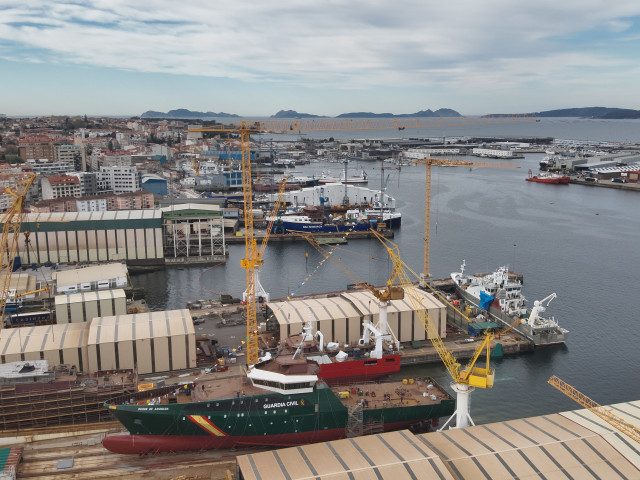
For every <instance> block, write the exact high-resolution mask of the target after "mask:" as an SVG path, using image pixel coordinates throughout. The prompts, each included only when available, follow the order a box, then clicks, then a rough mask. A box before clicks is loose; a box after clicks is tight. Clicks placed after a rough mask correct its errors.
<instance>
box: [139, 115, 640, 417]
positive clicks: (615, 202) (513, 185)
mask: <svg viewBox="0 0 640 480" xmlns="http://www.w3.org/2000/svg"><path fill="white" fill-rule="evenodd" d="M585 122H586V121H580V120H577V121H575V122H573V121H571V122H569V123H567V122H566V121H565V122H564V123H561V122H560V121H559V120H557V119H556V120H547V119H544V120H543V122H540V123H539V124H536V125H542V127H544V128H543V129H542V131H546V130H544V129H547V128H548V129H549V130H552V129H553V127H554V126H555V127H557V126H558V125H561V126H562V127H563V128H564V129H565V130H563V131H562V132H560V133H558V134H557V135H556V136H558V137H561V138H578V139H586V138H595V139H602V140H630V139H633V140H635V141H639V142H640V139H639V138H637V133H636V134H635V135H636V138H633V137H632V133H631V130H632V129H633V128H632V127H633V126H634V125H635V127H634V128H635V130H634V131H635V132H638V129H637V127H638V125H639V123H638V122H630V123H626V122H618V123H617V124H616V126H615V128H613V129H612V127H611V124H610V123H606V124H603V123H602V122H587V123H585ZM607 125H608V127H607ZM620 125H622V126H623V128H622V127H620ZM520 127H523V126H522V125H520V126H518V128H520ZM605 127H606V128H609V130H608V133H609V135H608V137H609V138H607V135H605V133H603V130H602V129H603V128H605ZM485 128H487V129H488V130H489V127H485ZM627 129H628V130H627ZM488 130H487V132H486V135H498V133H495V132H493V133H490V132H489V131H488ZM574 130H576V131H577V130H579V131H578V133H577V134H576V133H573V132H574ZM518 131H520V130H518ZM522 132H523V133H520V134H522V135H525V134H526V133H524V132H525V130H522ZM452 133H453V132H449V134H452ZM456 134H458V133H456ZM562 134H564V135H565V136H564V137H562ZM544 135H549V136H552V135H554V134H553V132H552V131H549V133H543V134H542V135H539V136H544ZM571 135H573V137H571ZM581 135H582V136H581ZM590 135H594V136H592V137H590ZM334 136H335V135H334ZM416 136H417V135H416ZM625 136H629V138H623V137H625ZM611 137H614V138H611ZM542 156H543V155H540V154H528V155H526V158H525V159H522V160H514V161H513V162H517V163H518V164H519V165H520V166H521V168H519V169H473V170H472V171H469V169H467V168H440V169H439V168H433V178H432V212H431V219H432V227H431V236H432V238H431V259H430V261H431V273H432V274H433V276H434V277H436V278H442V277H447V276H448V275H449V274H450V272H452V271H456V270H458V268H459V266H460V264H461V263H462V260H463V259H465V260H466V262H467V269H468V271H470V272H489V271H493V270H494V269H495V268H496V267H498V266H501V265H503V264H509V265H510V267H511V268H512V269H513V270H514V271H516V272H518V273H522V274H523V275H524V279H525V285H524V294H525V295H526V297H527V298H528V299H529V303H532V302H533V300H535V299H542V298H544V297H546V296H547V295H548V294H550V293H551V292H556V293H557V294H558V298H557V299H555V300H553V301H552V302H551V305H550V307H549V308H548V310H547V313H548V314H550V315H553V316H555V317H556V319H557V320H558V321H559V323H560V325H561V326H563V327H565V328H567V329H568V330H570V332H571V336H570V338H569V342H568V345H567V346H560V347H549V348H544V349H538V350H536V351H535V352H533V353H528V354H524V355H520V356H515V357H507V358H504V359H501V360H498V361H496V362H494V366H495V367H496V383H495V386H494V388H493V389H492V390H487V391H485V390H477V391H476V392H475V393H474V395H473V397H472V415H473V418H474V420H475V421H476V422H480V423H486V422H490V421H498V420H504V419H510V418H520V417H523V416H532V415H540V414H545V413H552V412H557V411H562V410H569V409H574V408H576V407H577V404H574V403H573V402H572V401H571V400H569V399H568V398H566V397H564V396H563V395H562V394H561V393H560V392H558V391H557V390H555V389H554V388H553V387H551V386H550V385H548V384H547V383H546V381H547V379H548V378H549V377H550V376H551V375H554V374H555V375H558V376H559V377H560V378H562V379H564V380H565V381H567V382H569V383H571V384H573V385H575V386H576V387H577V388H578V389H580V390H581V391H583V392H584V393H586V394H587V395H589V396H591V397H592V398H593V399H594V400H596V401H597V402H599V403H601V404H610V403H616V402H622V401H631V400H637V399H638V398H639V397H640V385H639V382H638V381H637V380H638V374H637V365H638V363H639V361H640V353H639V352H640V349H639V348H638V340H639V338H638V333H637V332H638V313H637V312H638V302H637V300H638V285H639V279H638V272H639V271H640V268H639V267H640V264H639V263H640V262H639V254H638V245H640V213H638V212H640V193H635V192H624V191H618V190H613V189H602V188H590V187H581V186H578V185H569V186H555V185H539V184H531V183H529V182H525V181H524V178H525V177H526V175H527V171H528V170H529V169H532V170H534V171H536V170H537V167H538V162H539V160H540V158H541V157H542ZM327 168H331V169H332V170H335V171H338V170H339V169H340V165H337V164H312V165H307V166H305V167H303V168H301V169H300V170H299V171H300V173H319V172H320V171H322V170H323V169H327ZM350 168H353V169H354V170H353V171H356V170H359V169H362V168H364V169H365V170H366V171H367V173H368V174H369V179H370V183H369V186H370V188H376V187H377V186H378V185H380V166H379V164H378V163H364V162H363V163H357V162H356V164H355V165H353V167H350ZM386 173H389V171H387V172H386ZM394 175H395V176H393V177H391V178H390V180H389V184H388V193H389V194H390V195H392V196H395V197H396V198H397V206H398V209H399V210H400V211H401V212H402V214H403V225H402V229H401V230H400V231H398V233H397V234H396V236H395V239H394V241H395V242H397V243H398V245H399V246H400V251H401V253H402V255H403V259H404V260H405V261H406V262H407V263H408V264H409V265H411V266H412V268H414V270H416V271H418V272H420V271H421V270H422V262H423V261H422V252H423V221H424V167H419V166H417V167H402V171H401V172H400V173H395V174H394ZM514 245H515V246H514ZM305 253H308V254H309V257H308V259H305ZM334 255H336V256H338V257H340V258H342V260H343V261H344V263H345V265H347V267H348V268H349V269H350V270H352V271H353V272H355V273H356V274H357V275H358V277H359V278H361V279H362V280H365V281H368V282H370V283H373V284H378V285H379V284H383V283H384V282H385V281H386V279H387V276H388V275H389V273H390V270H391V265H390V262H389V261H388V259H387V256H386V252H385V250H384V248H382V247H381V246H380V245H379V244H378V243H377V241H374V240H355V241H350V242H349V243H348V244H347V245H345V246H344V247H338V248H336V249H335V253H334ZM243 257H244V246H243V245H231V246H230V255H229V259H228V262H227V263H226V264H225V265H222V266H218V267H215V268H209V267H184V268H169V269H166V270H164V271H161V272H154V273H153V274H142V275H135V276H134V277H133V281H134V282H135V283H136V284H137V285H140V286H143V287H145V288H146V289H147V302H148V303H149V305H150V306H151V307H152V308H153V309H156V310H163V309H172V308H184V307H185V304H186V302H187V301H189V300H195V299H200V298H211V297H214V296H215V295H213V294H212V293H210V292H217V293H219V292H227V293H231V294H232V295H234V296H241V295H242V292H243V290H244V288H245V273H244V271H243V270H242V269H241V268H240V259H241V258H243ZM320 261H321V257H320V255H319V254H318V253H317V252H316V251H315V250H314V249H313V248H311V247H309V246H307V245H306V244H304V243H295V244H275V243H274V244H272V245H270V246H269V247H268V248H267V250H266V253H265V258H264V263H265V264H264V267H263V269H262V275H261V280H262V284H263V285H264V286H265V288H266V289H267V290H269V291H270V292H271V294H272V296H273V297H274V298H277V297H283V296H286V295H292V296H296V295H302V294H307V293H313V292H324V291H332V290H338V289H343V288H345V286H346V284H347V283H352V280H351V279H350V278H348V277H346V276H345V275H344V274H343V273H342V272H341V271H340V270H339V269H338V268H336V267H335V266H334V265H332V264H331V263H329V262H325V263H324V264H322V265H321V266H320ZM305 278H308V280H307V281H306V282H305ZM303 282H305V283H304V285H303ZM420 375H431V376H433V377H435V378H436V379H437V380H438V381H439V382H440V383H442V384H443V385H448V384H449V377H448V375H447V373H446V371H445V370H444V368H443V367H442V366H440V365H431V366H426V367H424V366H423V367H412V368H411V369H409V370H407V371H403V372H402V376H403V377H410V376H420Z"/></svg>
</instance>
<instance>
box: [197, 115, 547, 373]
mask: <svg viewBox="0 0 640 480" xmlns="http://www.w3.org/2000/svg"><path fill="white" fill-rule="evenodd" d="M534 121H537V119H536V116H535V114H517V115H498V116H487V117H459V118H453V119H441V118H436V119H424V118H383V119H363V118H358V119H352V118H330V119H315V118H314V119H292V120H265V121H246V120H245V121H241V122H232V123H226V124H219V125H213V126H210V127H200V128H194V129H189V131H190V132H214V133H220V134H224V133H226V134H230V135H239V136H240V149H241V154H242V192H243V198H244V221H245V258H243V259H242V260H241V261H240V265H241V266H242V268H244V269H245V270H246V277H247V302H246V307H247V339H246V343H247V365H255V364H256V363H257V362H258V321H257V306H256V295H255V269H256V266H257V264H258V262H259V261H260V260H259V257H258V248H257V245H256V240H255V237H254V233H253V215H252V211H253V189H252V185H251V178H252V177H251V134H252V133H256V134H260V133H269V132H273V133H296V132H303V131H318V132H320V131H357V130H361V131H362V130H388V129H394V130H404V129H405V128H433V127H441V128H443V127H455V126H470V125H493V124H512V123H520V122H534Z"/></svg>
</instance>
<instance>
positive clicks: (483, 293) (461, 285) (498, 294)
mask: <svg viewBox="0 0 640 480" xmlns="http://www.w3.org/2000/svg"><path fill="white" fill-rule="evenodd" d="M464 269H465V262H464V261H463V262H462V265H461V266H460V271H459V272H453V273H452V274H451V278H452V279H453V281H454V283H455V284H456V291H457V293H458V295H459V296H460V297H462V298H463V299H464V300H466V301H467V302H468V303H470V304H472V305H475V306H477V307H478V308H480V309H482V310H486V311H487V312H488V313H489V314H490V315H491V316H492V317H493V318H495V319H497V320H499V321H500V322H502V323H503V324H505V325H508V326H510V325H513V323H514V322H516V321H518V320H519V321H520V323H519V324H518V325H517V326H516V327H514V328H513V330H514V331H516V332H518V333H520V334H521V335H522V336H524V337H526V338H528V339H529V340H531V341H532V342H533V344H534V345H535V346H538V347H539V346H545V345H555V344H559V343H565V342H566V340H567V338H568V336H569V331H568V330H566V329H564V328H562V327H560V326H559V325H558V323H557V322H556V321H555V319H554V318H553V317H543V316H542V314H543V313H544V312H545V310H546V307H547V306H548V305H549V303H550V302H551V301H552V300H553V299H554V298H556V296H557V295H556V294H555V293H552V294H551V295H549V296H547V297H545V298H544V299H542V300H536V301H534V302H533V308H531V310H530V311H529V310H528V309H527V307H526V306H525V303H526V298H525V297H524V295H523V294H522V282H520V281H517V280H513V279H511V278H510V277H509V269H508V268H507V267H500V268H498V269H497V270H496V271H495V272H493V273H489V274H486V275H468V274H466V273H465V271H464Z"/></svg>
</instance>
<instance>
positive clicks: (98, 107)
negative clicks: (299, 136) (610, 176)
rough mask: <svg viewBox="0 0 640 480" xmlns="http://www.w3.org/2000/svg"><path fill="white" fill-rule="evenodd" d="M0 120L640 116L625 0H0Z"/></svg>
mask: <svg viewBox="0 0 640 480" xmlns="http://www.w3.org/2000/svg"><path fill="white" fill-rule="evenodd" d="M0 88H1V92H2V94H1V96H0V113H4V114H7V115H49V114H65V115H75V114H87V115H101V114H104V115H139V114H141V113H143V112H144V111H146V110H159V111H168V110H171V109H175V108H188V109H191V110H200V111H213V112H228V113H236V114H238V115H242V116H269V115H273V114H275V113H276V112H277V111H278V110H280V109H292V110H296V111H298V112H304V113H313V114H317V115H327V116H335V115H338V114H340V113H345V112H356V111H371V112H376V113H382V112H391V113H411V112H416V111H418V110H423V109H427V108H430V109H432V110H435V109H438V108H452V109H454V110H457V111H458V112H460V113H461V114H463V115H478V114H485V113H521V112H530V111H542V110H550V109H556V108H570V107H585V106H606V107H621V108H633V109H640V1H638V0H614V1H611V0H609V1H604V0H580V1H577V0H562V1H560V0H536V1H521V0H485V1H477V0H448V1H438V2H435V1H433V0H394V1H390V0H387V1H379V0H368V1H361V0H313V1H310V0H278V1H277V2H269V1H265V0H262V1H255V0H247V1H242V0H239V1H224V2H221V1H216V0H185V1H182V2H176V1H173V0H142V1H136V2H134V1H123V0H94V1H91V0H87V1H81V0H76V1H69V2H60V1H51V0H21V1H19V2H18V1H6V0H0Z"/></svg>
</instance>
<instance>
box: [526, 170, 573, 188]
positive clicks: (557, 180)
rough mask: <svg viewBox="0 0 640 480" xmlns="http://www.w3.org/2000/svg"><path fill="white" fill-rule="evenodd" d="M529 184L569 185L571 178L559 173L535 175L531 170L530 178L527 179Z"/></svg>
mask: <svg viewBox="0 0 640 480" xmlns="http://www.w3.org/2000/svg"><path fill="white" fill-rule="evenodd" d="M525 180H526V181H527V182H537V183H551V184H556V185H569V181H570V180H571V178H570V177H569V176H568V175H559V174H557V173H546V172H543V173H539V174H538V175H533V172H532V171H531V170H529V176H528V177H527V178H525Z"/></svg>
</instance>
